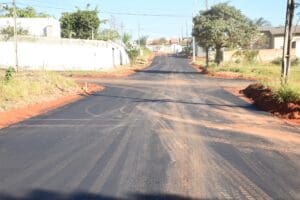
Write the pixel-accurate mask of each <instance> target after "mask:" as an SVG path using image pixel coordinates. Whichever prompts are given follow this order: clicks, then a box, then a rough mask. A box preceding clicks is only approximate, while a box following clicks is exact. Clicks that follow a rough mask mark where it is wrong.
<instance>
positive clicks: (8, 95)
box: [0, 70, 79, 111]
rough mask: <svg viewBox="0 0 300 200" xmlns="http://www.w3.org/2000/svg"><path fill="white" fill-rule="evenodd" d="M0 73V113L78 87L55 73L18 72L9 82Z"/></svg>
mask: <svg viewBox="0 0 300 200" xmlns="http://www.w3.org/2000/svg"><path fill="white" fill-rule="evenodd" d="M5 74H6V73H5V71H4V70H1V71H0V111H4V110H7V109H10V108H15V107H19V106H23V105H27V104H31V103H38V102H41V101H43V100H48V99H49V98H50V99H51V98H54V97H57V96H60V95H64V94H66V93H69V92H73V91H77V90H78V89H79V87H78V85H77V84H76V83H75V82H74V81H73V80H72V79H69V78H66V77H63V76H61V75H59V74H57V73H55V72H19V73H16V74H14V75H13V76H12V77H11V78H10V80H9V81H7V80H6V78H5Z"/></svg>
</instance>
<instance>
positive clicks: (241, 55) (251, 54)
mask: <svg viewBox="0 0 300 200" xmlns="http://www.w3.org/2000/svg"><path fill="white" fill-rule="evenodd" d="M258 55H259V51H258V50H240V51H236V52H235V53H234V54H233V55H232V57H233V58H236V62H237V63H241V60H243V61H245V62H248V63H254V62H256V61H257V58H258Z"/></svg>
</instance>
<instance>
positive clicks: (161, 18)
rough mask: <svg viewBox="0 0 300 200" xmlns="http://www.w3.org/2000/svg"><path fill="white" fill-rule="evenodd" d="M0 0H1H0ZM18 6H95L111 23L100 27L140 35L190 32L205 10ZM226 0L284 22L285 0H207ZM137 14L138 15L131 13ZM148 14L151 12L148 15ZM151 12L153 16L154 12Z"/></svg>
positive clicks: (99, 0)
mask: <svg viewBox="0 0 300 200" xmlns="http://www.w3.org/2000/svg"><path fill="white" fill-rule="evenodd" d="M0 1H1V0H0ZM16 1H17V6H19V7H24V6H32V7H34V8H36V10H37V11H39V12H46V13H48V14H50V15H52V16H54V17H55V18H57V19H59V17H60V15H61V13H62V12H70V11H74V10H75V9H76V7H79V8H82V9H83V8H85V7H86V5H87V4H90V5H91V7H95V6H97V7H98V8H99V10H100V13H99V17H100V19H101V20H103V19H108V20H109V21H110V23H107V24H106V25H102V26H101V28H102V29H104V28H107V27H111V26H112V27H116V28H117V29H118V30H119V31H120V32H128V33H130V34H131V35H133V37H134V38H137V37H138V35H140V36H144V35H146V36H149V37H150V38H158V37H167V38H172V37H181V36H186V35H187V34H190V33H191V29H192V15H193V12H195V13H199V11H200V10H204V9H205V8H206V7H205V0H198V3H196V2H197V0H16ZM221 2H229V4H230V5H232V6H235V7H236V8H238V9H240V10H241V11H242V13H243V14H244V15H246V16H247V17H249V18H251V19H257V18H260V17H263V18H264V19H266V20H268V21H269V22H271V24H272V25H274V26H278V25H283V24H284V21H285V9H286V0H229V1H227V0H225V1H224V0H208V4H209V7H210V6H212V5H214V4H217V3H221ZM132 14H137V15H132ZM150 15H151V16H150ZM153 15H154V16H153Z"/></svg>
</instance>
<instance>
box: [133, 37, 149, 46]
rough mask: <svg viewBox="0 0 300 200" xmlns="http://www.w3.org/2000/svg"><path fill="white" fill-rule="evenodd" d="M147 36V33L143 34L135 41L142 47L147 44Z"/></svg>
mask: <svg viewBox="0 0 300 200" xmlns="http://www.w3.org/2000/svg"><path fill="white" fill-rule="evenodd" d="M148 38H149V37H148V36H147V35H144V36H142V37H140V38H139V39H138V40H136V43H137V44H139V45H141V46H142V47H145V46H146V44H147V40H148Z"/></svg>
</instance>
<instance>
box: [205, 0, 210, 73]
mask: <svg viewBox="0 0 300 200" xmlns="http://www.w3.org/2000/svg"><path fill="white" fill-rule="evenodd" d="M205 7H206V10H208V0H205ZM205 56H206V59H205V61H206V68H208V65H209V47H205Z"/></svg>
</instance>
